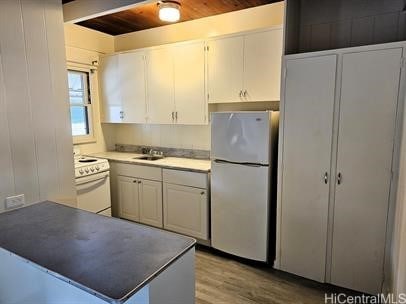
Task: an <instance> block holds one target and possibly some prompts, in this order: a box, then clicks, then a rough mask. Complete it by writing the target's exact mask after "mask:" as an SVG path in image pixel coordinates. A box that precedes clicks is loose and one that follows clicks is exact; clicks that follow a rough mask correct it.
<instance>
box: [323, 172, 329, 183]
mask: <svg viewBox="0 0 406 304" xmlns="http://www.w3.org/2000/svg"><path fill="white" fill-rule="evenodd" d="M323 179H324V183H325V184H327V183H328V173H327V172H326V173H324V177H323Z"/></svg>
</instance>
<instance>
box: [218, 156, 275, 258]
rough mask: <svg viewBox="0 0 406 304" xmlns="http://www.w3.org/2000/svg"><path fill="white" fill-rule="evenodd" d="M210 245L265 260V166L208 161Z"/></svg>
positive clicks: (266, 195) (266, 205)
mask: <svg viewBox="0 0 406 304" xmlns="http://www.w3.org/2000/svg"><path fill="white" fill-rule="evenodd" d="M211 170H212V176H211V219H212V220H211V231H212V246H213V247H214V248H216V249H219V250H221V251H224V252H227V253H231V254H233V255H236V256H240V257H244V258H247V259H251V260H257V261H267V256H268V226H269V223H268V221H269V220H268V219H269V215H268V214H269V199H268V198H269V167H265V166H256V167H255V166H247V165H238V164H230V163H219V162H216V161H212V167H211Z"/></svg>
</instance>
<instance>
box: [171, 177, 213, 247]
mask: <svg viewBox="0 0 406 304" xmlns="http://www.w3.org/2000/svg"><path fill="white" fill-rule="evenodd" d="M163 188H164V228H165V229H168V230H172V231H175V232H179V233H182V234H186V235H189V236H192V237H195V238H198V239H202V240H207V239H208V238H209V233H208V212H209V210H208V203H207V190H206V189H201V188H194V187H189V186H182V185H174V184H169V183H164V187H163Z"/></svg>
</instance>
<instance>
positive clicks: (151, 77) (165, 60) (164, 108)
mask: <svg viewBox="0 0 406 304" xmlns="http://www.w3.org/2000/svg"><path fill="white" fill-rule="evenodd" d="M147 73H148V74H147V99H148V106H147V107H148V122H149V123H153V124H171V123H173V122H174V120H173V119H172V118H173V114H172V113H173V112H174V111H175V100H174V97H175V96H174V85H173V80H174V79H173V56H172V49H171V48H170V47H164V48H158V49H151V50H149V51H148V52H147Z"/></svg>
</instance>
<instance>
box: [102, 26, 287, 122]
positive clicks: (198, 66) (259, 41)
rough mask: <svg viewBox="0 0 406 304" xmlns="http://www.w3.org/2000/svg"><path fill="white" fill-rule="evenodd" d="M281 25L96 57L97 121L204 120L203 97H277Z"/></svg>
mask: <svg viewBox="0 0 406 304" xmlns="http://www.w3.org/2000/svg"><path fill="white" fill-rule="evenodd" d="M281 55H282V28H280V27H276V28H272V29H269V30H262V31H256V32H252V33H244V34H239V35H232V36H226V37H221V38H213V39H209V40H208V41H202V40H201V41H188V42H181V43H175V44H168V45H162V46H157V47H150V48H145V49H139V50H134V51H129V52H124V53H119V54H115V55H108V56H104V57H102V60H101V67H100V71H101V76H100V89H101V96H102V101H103V105H104V108H103V109H104V117H103V122H111V123H149V124H184V125H205V124H207V123H208V104H207V103H208V102H211V103H230V102H247V101H277V100H279V95H280V93H279V91H280V89H279V87H280V74H281Z"/></svg>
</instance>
